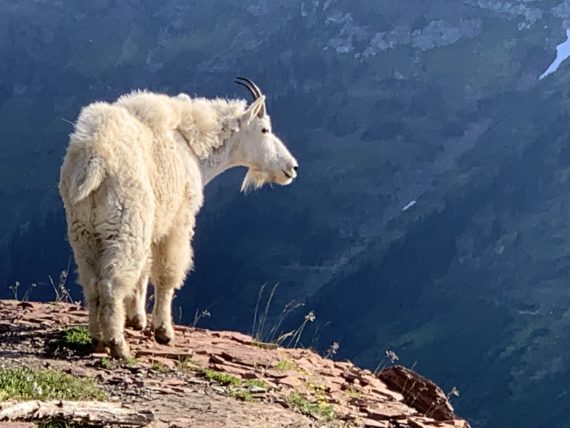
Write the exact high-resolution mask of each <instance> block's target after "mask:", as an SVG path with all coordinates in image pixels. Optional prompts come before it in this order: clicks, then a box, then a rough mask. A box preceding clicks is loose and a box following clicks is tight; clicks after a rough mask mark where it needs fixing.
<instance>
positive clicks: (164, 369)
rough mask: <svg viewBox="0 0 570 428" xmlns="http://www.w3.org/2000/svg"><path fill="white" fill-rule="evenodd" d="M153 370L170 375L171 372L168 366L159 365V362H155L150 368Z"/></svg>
mask: <svg viewBox="0 0 570 428" xmlns="http://www.w3.org/2000/svg"><path fill="white" fill-rule="evenodd" d="M150 368H151V370H154V371H155V372H158V373H168V372H170V367H168V366H167V365H166V364H162V363H159V362H157V361H155V362H154V363H152V365H151V366H150Z"/></svg>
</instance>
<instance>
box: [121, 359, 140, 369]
mask: <svg viewBox="0 0 570 428" xmlns="http://www.w3.org/2000/svg"><path fill="white" fill-rule="evenodd" d="M120 361H121V362H122V363H123V364H124V365H125V366H127V367H131V368H132V367H136V366H138V365H139V362H138V360H137V359H136V358H135V357H128V358H124V359H122V360H120Z"/></svg>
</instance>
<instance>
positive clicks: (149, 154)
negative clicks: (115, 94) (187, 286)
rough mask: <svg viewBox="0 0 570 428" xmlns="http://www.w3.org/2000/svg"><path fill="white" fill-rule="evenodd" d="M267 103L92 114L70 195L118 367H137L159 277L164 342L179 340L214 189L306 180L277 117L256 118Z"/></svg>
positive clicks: (158, 101)
mask: <svg viewBox="0 0 570 428" xmlns="http://www.w3.org/2000/svg"><path fill="white" fill-rule="evenodd" d="M264 102H265V99H264V97H260V98H258V99H257V100H256V101H254V102H253V103H252V105H251V106H249V107H248V106H247V105H246V104H247V103H246V102H245V101H244V100H225V99H213V100H210V99H205V98H190V97H189V96H187V95H185V94H181V95H179V96H177V97H170V96H167V95H161V94H155V93H151V92H133V93H130V94H128V95H125V96H122V97H121V98H119V99H118V100H117V101H116V102H115V103H113V104H109V103H104V102H97V103H93V104H90V105H89V106H87V107H85V108H84V109H83V110H82V111H81V113H80V115H79V118H78V120H77V123H76V125H75V130H74V132H73V133H72V134H71V136H70V143H69V147H68V149H67V153H66V156H65V159H64V162H63V165H62V168H61V177H60V193H61V196H62V199H63V202H64V207H65V212H66V217H67V223H68V236H69V240H70V243H71V246H72V248H73V252H74V256H75V261H76V263H77V267H78V274H79V283H80V284H81V285H82V287H83V289H84V294H85V300H86V303H87V307H88V310H89V328H90V332H91V335H92V337H93V339H94V341H95V342H96V343H99V344H101V345H102V346H105V347H107V346H108V347H109V348H110V351H111V354H112V355H114V356H120V357H121V356H122V357H124V356H127V355H128V352H129V351H128V345H127V343H126V341H125V339H124V336H123V329H124V325H125V321H127V323H130V324H132V325H133V326H135V327H137V328H144V327H145V325H146V313H145V301H146V288H147V283H148V281H149V277H150V280H151V282H152V283H153V285H154V287H155V302H154V309H153V316H152V327H153V329H154V331H155V337H156V339H157V340H158V341H160V342H163V343H166V342H169V341H170V340H172V338H173V337H174V331H173V328H172V322H171V303H172V297H173V294H174V290H176V289H178V288H180V287H181V285H182V283H183V281H184V279H185V277H186V274H187V272H188V271H189V270H191V268H192V259H193V253H192V247H191V239H192V236H193V233H194V225H195V217H196V214H197V212H198V210H199V209H200V207H201V206H202V203H203V187H204V186H205V184H207V183H208V182H209V181H210V180H211V179H213V178H214V177H215V176H216V175H218V174H220V173H221V172H223V171H225V170H226V169H228V168H231V167H233V166H246V167H248V168H249V170H248V173H247V175H246V177H245V179H244V182H243V184H242V189H243V190H246V189H247V188H249V187H260V186H261V185H263V184H264V183H265V182H276V183H279V184H289V183H290V182H291V181H292V180H293V178H294V177H295V176H296V170H297V162H296V161H295V159H294V158H293V157H292V156H291V154H290V153H289V151H288V150H287V149H286V148H285V146H284V145H283V143H282V142H281V141H280V140H279V139H278V138H277V137H276V136H274V135H273V134H272V133H271V123H270V119H269V117H268V116H267V115H265V116H264V117H262V118H258V117H257V114H258V112H259V111H260V108H263V109H264V108H265V105H264ZM262 131H263V132H262Z"/></svg>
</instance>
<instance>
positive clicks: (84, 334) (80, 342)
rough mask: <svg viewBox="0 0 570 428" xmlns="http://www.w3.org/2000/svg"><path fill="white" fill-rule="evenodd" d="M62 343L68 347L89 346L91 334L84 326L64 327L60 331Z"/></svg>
mask: <svg viewBox="0 0 570 428" xmlns="http://www.w3.org/2000/svg"><path fill="white" fill-rule="evenodd" d="M62 340H63V344H64V345H66V346H67V347H69V348H78V347H85V346H91V335H90V334H89V330H87V328H86V327H84V326H76V327H70V328H67V329H65V330H64V331H63V332H62Z"/></svg>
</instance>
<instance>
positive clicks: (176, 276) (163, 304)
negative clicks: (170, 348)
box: [151, 220, 194, 344]
mask: <svg viewBox="0 0 570 428" xmlns="http://www.w3.org/2000/svg"><path fill="white" fill-rule="evenodd" d="M193 229H194V228H193V222H190V221H189V220H188V221H187V222H184V223H183V224H182V225H181V226H180V227H179V228H178V229H176V230H173V231H171V232H170V233H169V234H168V235H167V236H166V237H165V238H163V239H162V240H161V241H160V242H159V243H158V244H155V245H154V246H153V248H152V253H153V254H152V256H153V257H152V260H153V263H152V269H151V280H152V284H153V285H154V307H153V311H152V329H153V330H154V338H155V339H156V341H157V342H159V343H163V344H167V343H169V342H171V341H172V340H173V339H174V328H173V327H172V298H173V297H174V291H175V290H177V289H179V288H180V287H182V285H183V282H184V278H186V273H187V272H188V271H189V270H190V269H191V267H192V248H191V241H190V240H191V238H192V233H193Z"/></svg>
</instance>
